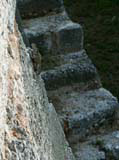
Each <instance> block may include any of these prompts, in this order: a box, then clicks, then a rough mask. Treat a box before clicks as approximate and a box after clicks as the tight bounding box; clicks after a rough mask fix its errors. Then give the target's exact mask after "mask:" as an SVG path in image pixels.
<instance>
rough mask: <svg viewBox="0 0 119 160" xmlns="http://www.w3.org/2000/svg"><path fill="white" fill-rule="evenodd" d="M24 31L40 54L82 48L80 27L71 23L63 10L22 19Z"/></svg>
mask: <svg viewBox="0 0 119 160" xmlns="http://www.w3.org/2000/svg"><path fill="white" fill-rule="evenodd" d="M24 32H25V33H26V35H27V37H28V39H29V41H30V43H35V44H36V45H37V47H38V48H39V51H40V52H41V54H42V55H44V54H48V53H50V54H51V53H52V54H64V53H71V52H76V51H79V50H81V49H82V48H83V31H82V27H81V26H80V25H79V24H77V23H73V22H72V21H71V20H70V19H69V17H68V16H67V14H66V13H65V12H63V13H60V14H56V15H52V16H45V17H40V18H34V19H30V20H24Z"/></svg>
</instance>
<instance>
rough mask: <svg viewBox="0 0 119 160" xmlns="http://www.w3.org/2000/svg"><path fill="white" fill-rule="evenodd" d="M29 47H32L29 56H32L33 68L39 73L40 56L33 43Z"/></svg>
mask: <svg viewBox="0 0 119 160" xmlns="http://www.w3.org/2000/svg"><path fill="white" fill-rule="evenodd" d="M31 47H32V55H31V58H32V62H33V66H34V70H35V71H36V72H38V73H39V72H40V71H41V62H42V56H41V54H40V52H39V50H38V48H37V46H36V44H35V43H32V44H31Z"/></svg>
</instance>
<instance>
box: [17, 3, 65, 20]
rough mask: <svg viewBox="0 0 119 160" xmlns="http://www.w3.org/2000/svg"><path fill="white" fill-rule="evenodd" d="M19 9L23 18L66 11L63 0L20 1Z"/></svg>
mask: <svg viewBox="0 0 119 160" xmlns="http://www.w3.org/2000/svg"><path fill="white" fill-rule="evenodd" d="M18 8H19V9H20V13H21V16H22V17H23V18H32V17H38V16H44V15H47V14H48V13H50V12H55V13H58V12H61V11H62V10H63V9H64V7H63V1H62V0H23V1H22V0H18Z"/></svg>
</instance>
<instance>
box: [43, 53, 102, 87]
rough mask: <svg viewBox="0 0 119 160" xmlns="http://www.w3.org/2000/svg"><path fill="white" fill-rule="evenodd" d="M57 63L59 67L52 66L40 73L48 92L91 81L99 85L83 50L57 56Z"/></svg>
mask: <svg viewBox="0 0 119 160" xmlns="http://www.w3.org/2000/svg"><path fill="white" fill-rule="evenodd" d="M56 60H57V59H56ZM54 61H55V60H54ZM57 61H58V63H59V64H57V65H59V66H57V67H54V66H53V67H54V68H53V69H50V70H47V71H44V72H42V73H41V76H42V78H43V80H44V82H45V86H46V88H47V89H48V90H51V89H55V88H59V87H61V86H64V85H68V84H73V83H81V82H87V81H91V80H95V81H97V83H98V84H100V80H99V77H98V74H97V70H96V68H95V67H94V65H93V64H92V62H91V60H90V59H89V58H88V56H87V54H86V53H85V51H84V50H82V51H81V52H77V53H71V54H68V55H65V56H63V55H62V56H59V57H58V60H57ZM61 64H62V65H61ZM46 65H47V64H46ZM51 68H52V67H51Z"/></svg>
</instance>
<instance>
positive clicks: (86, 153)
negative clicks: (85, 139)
mask: <svg viewBox="0 0 119 160" xmlns="http://www.w3.org/2000/svg"><path fill="white" fill-rule="evenodd" d="M75 156H76V159H77V160H106V156H105V153H104V152H103V151H99V149H98V148H96V147H94V146H92V145H89V144H82V145H79V146H77V152H75Z"/></svg>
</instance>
